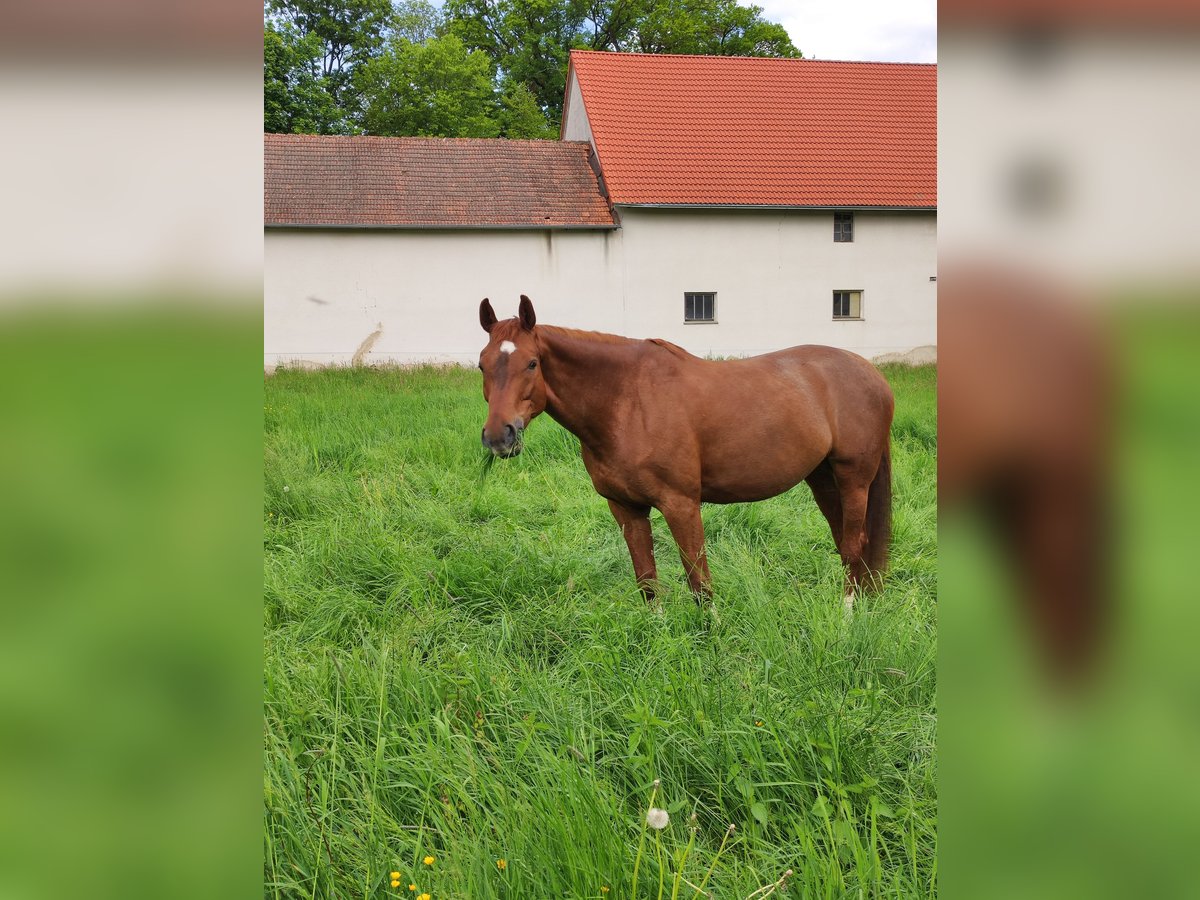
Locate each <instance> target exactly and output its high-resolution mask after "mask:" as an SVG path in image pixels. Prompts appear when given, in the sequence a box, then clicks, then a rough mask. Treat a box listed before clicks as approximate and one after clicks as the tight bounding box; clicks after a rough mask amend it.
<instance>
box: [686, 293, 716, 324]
mask: <svg viewBox="0 0 1200 900" xmlns="http://www.w3.org/2000/svg"><path fill="white" fill-rule="evenodd" d="M683 321H684V322H716V321H717V295H716V294H715V293H711V292H710V293H690V292H689V293H685V294H684V295H683Z"/></svg>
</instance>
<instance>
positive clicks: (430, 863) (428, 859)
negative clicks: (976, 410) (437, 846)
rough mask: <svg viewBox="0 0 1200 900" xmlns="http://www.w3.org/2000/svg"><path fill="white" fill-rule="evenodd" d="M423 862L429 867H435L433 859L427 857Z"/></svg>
mask: <svg viewBox="0 0 1200 900" xmlns="http://www.w3.org/2000/svg"><path fill="white" fill-rule="evenodd" d="M422 862H424V863H425V865H427V866H432V865H433V857H432V856H427V857H425V859H423V860H422Z"/></svg>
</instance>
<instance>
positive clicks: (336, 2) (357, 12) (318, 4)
mask: <svg viewBox="0 0 1200 900" xmlns="http://www.w3.org/2000/svg"><path fill="white" fill-rule="evenodd" d="M265 12H266V15H267V18H268V21H270V20H274V21H277V22H286V23H288V24H290V25H291V26H292V27H294V28H295V29H296V30H297V32H299V34H300V35H302V36H303V37H305V38H307V37H310V36H313V35H315V36H316V39H317V40H318V41H319V42H320V47H321V55H320V75H321V78H322V81H323V83H324V86H325V90H326V91H327V92H328V93H329V95H330V96H331V97H332V98H333V100H334V102H335V103H336V104H338V105H339V106H341V107H342V109H343V110H345V111H346V117H347V118H351V117H352V115H353V110H354V106H355V103H354V101H355V98H354V97H353V96H351V94H352V88H353V76H354V69H355V68H356V67H357V66H359V65H360V64H362V63H364V62H366V61H367V60H370V59H371V58H372V57H374V56H376V55H378V53H379V52H380V51H381V50H382V49H383V46H384V43H385V40H386V38H387V34H388V31H389V29H390V28H391V26H392V24H393V15H394V12H393V9H392V0H266V6H265Z"/></svg>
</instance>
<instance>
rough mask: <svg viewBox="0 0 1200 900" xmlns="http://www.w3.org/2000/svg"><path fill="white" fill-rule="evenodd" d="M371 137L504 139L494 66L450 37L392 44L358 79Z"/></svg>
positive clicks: (398, 40) (361, 72)
mask: <svg viewBox="0 0 1200 900" xmlns="http://www.w3.org/2000/svg"><path fill="white" fill-rule="evenodd" d="M356 86H357V89H358V92H359V94H360V96H361V98H362V102H363V113H362V123H363V127H364V128H365V129H366V131H367V133H369V134H382V135H424V136H441V137H496V136H497V135H499V134H500V123H499V121H498V115H497V113H498V110H497V103H496V91H495V85H494V83H493V80H492V63H491V60H489V59H488V57H487V56H486V55H485V54H483V53H481V52H478V51H470V50H468V49H467V48H466V47H465V46H464V45H463V42H462V41H461V40H459V38H458V37H456V36H454V35H452V34H448V35H444V36H442V37H435V38H431V39H429V40H427V41H425V42H424V43H420V44H418V43H413V42H412V41H409V40H407V39H406V38H397V39H395V40H393V41H392V42H391V43H390V44H389V45H388V47H387V49H386V50H385V51H384V52H383V53H382V54H381V55H379V56H378V57H376V58H374V59H371V60H369V61H367V62H366V63H364V64H363V65H362V66H361V68H360V69H359V71H358V73H357V77H356Z"/></svg>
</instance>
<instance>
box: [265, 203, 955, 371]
mask: <svg viewBox="0 0 1200 900" xmlns="http://www.w3.org/2000/svg"><path fill="white" fill-rule="evenodd" d="M621 216H622V222H623V227H622V228H621V229H620V230H617V231H570V232H565V231H441V232H432V231H417V230H397V231H359V230H345V231H315V230H314V231H296V230H290V231H289V230H275V229H271V230H268V231H267V233H266V240H265V245H266V246H265V256H266V283H265V348H264V349H265V351H266V362H267V363H268V364H277V363H280V362H289V361H295V360H306V361H310V362H314V363H343V364H344V363H348V362H350V361H351V360H352V358H353V356H354V353H355V351H356V350H357V349H358V348H359V347H360V346H361V345H362V343H363V341H364V340H365V339H367V338H368V337H369V336H370V335H372V334H373V333H374V332H375V331H376V330H379V331H380V332H381V333H380V335H379V337H378V339H377V340H376V341H375V342H374V343H373V344H372V345H371V350H370V353H369V355H368V356H367V357H366V361H368V362H381V361H385V362H399V363H410V362H421V361H437V362H462V363H467V364H474V362H475V360H476V358H477V357H478V353H479V350H480V348H481V347H482V346H483V343H484V338H483V333H482V331H480V329H479V324H478V315H477V313H478V306H479V301H480V300H481V299H482V298H483V297H485V296H486V297H490V298H491V300H492V305H493V306H494V307H495V309H496V312H497V314H498V315H499V316H501V317H505V316H510V315H514V314H515V313H516V308H517V299H518V297H519V295H520V294H522V293H524V294H528V295H529V296H530V297H531V298H532V299H533V301H534V305H535V307H536V309H537V312H538V317H539V319H540V320H541V321H544V322H550V323H553V324H559V325H567V326H571V327H576V328H585V329H594V330H598V331H610V332H615V333H618V334H625V335H629V336H631V337H662V338H667V339H668V340H671V341H674V342H675V343H677V344H679V345H681V346H682V347H684V348H686V349H688V350H690V351H691V352H693V353H696V354H699V355H707V354H712V355H721V356H742V355H749V354H755V353H762V352H766V351H769V350H776V349H780V348H782V347H789V346H792V345H795V344H803V343H815V344H831V345H833V346H837V347H844V348H846V349H849V350H854V351H855V352H857V353H860V354H862V355H864V356H867V357H874V356H878V355H881V354H884V353H892V352H904V351H907V350H910V349H912V348H914V347H918V346H923V345H927V344H936V343H937V330H936V329H937V324H936V323H937V304H936V293H937V285H936V284H935V283H933V282H931V281H930V280H929V278H930V276H931V275H935V274H936V269H935V264H936V243H935V242H936V227H935V217H934V215H933V214H931V213H920V214H914V213H864V212H859V213H856V214H855V235H854V237H855V239H854V242H853V243H848V244H835V243H834V242H833V214H832V212H797V211H792V212H764V211H755V212H742V211H721V212H709V211H683V210H656V209H641V208H625V209H622V210H621ZM842 289H846V290H862V291H863V314H864V317H865V318H864V321H861V322H858V321H854V322H835V321H833V311H832V307H833V299H832V295H833V291H834V290H842ZM685 291H715V292H716V293H717V320H718V323H717V324H715V325H709V324H690V325H689V324H684V322H683V294H684V292H685Z"/></svg>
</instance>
